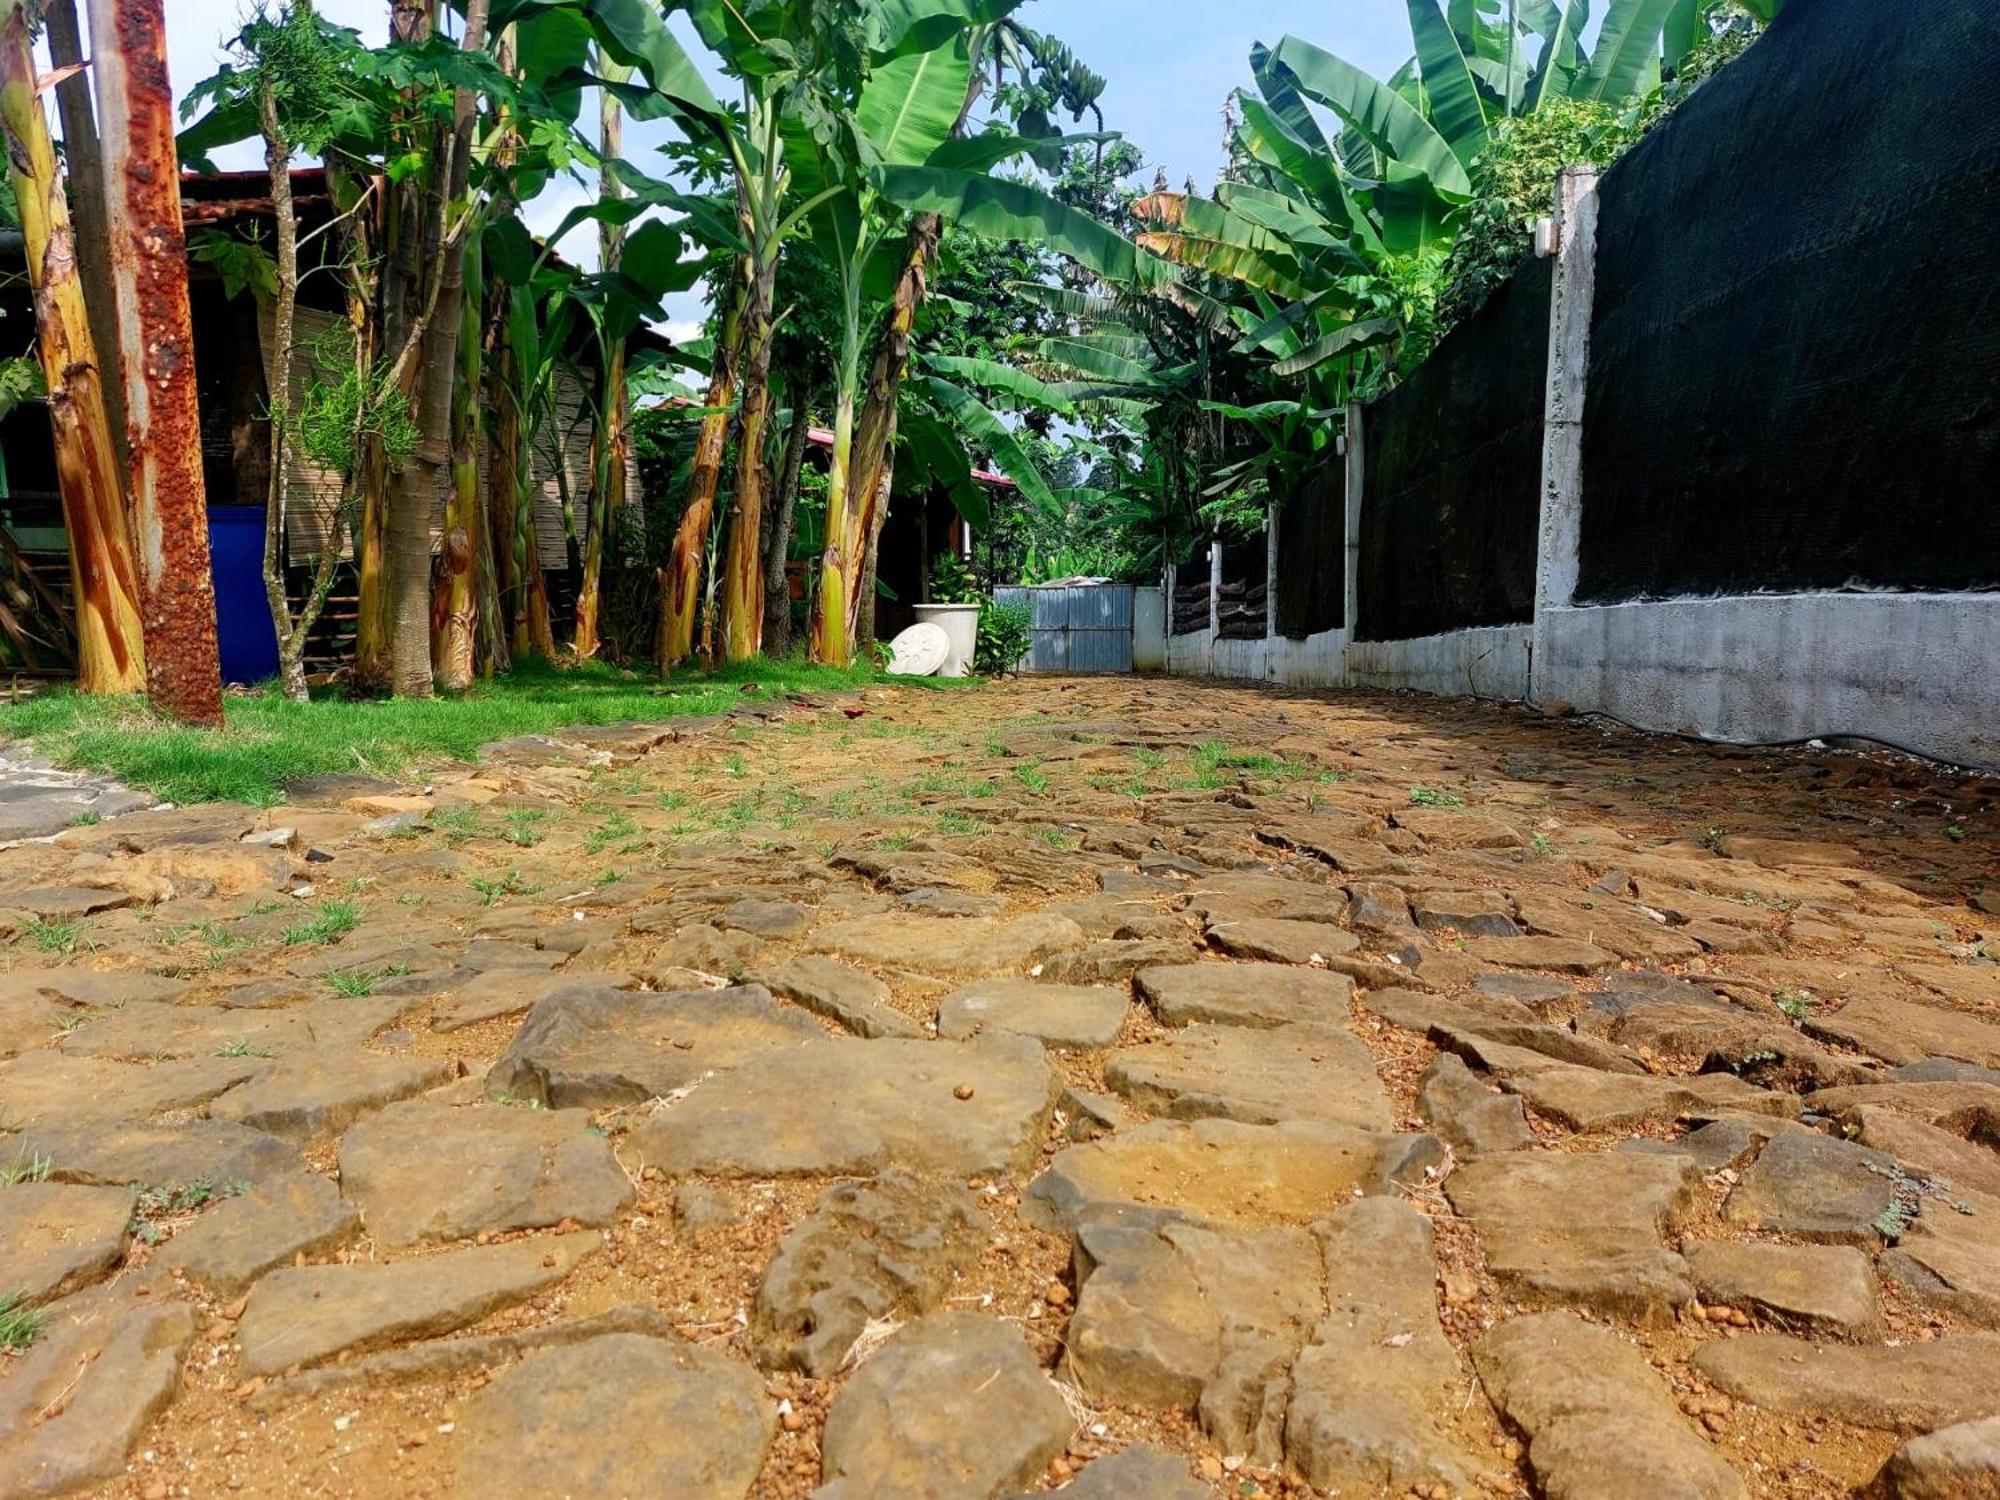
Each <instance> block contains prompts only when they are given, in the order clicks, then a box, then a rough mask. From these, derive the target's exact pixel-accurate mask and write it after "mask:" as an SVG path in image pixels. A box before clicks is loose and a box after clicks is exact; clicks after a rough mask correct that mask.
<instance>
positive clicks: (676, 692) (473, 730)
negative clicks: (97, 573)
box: [0, 661, 916, 806]
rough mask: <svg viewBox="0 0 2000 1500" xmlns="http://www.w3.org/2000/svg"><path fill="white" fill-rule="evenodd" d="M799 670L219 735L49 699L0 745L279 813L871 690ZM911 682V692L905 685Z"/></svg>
mask: <svg viewBox="0 0 2000 1500" xmlns="http://www.w3.org/2000/svg"><path fill="white" fill-rule="evenodd" d="M874 678H875V673H874V671H873V669H871V668H856V669H853V670H848V671H842V670H838V669H835V668H831V667H814V666H808V665H807V664H806V663H804V662H802V661H782V662H769V661H758V662H747V663H744V664H742V665H739V666H730V667H723V668H720V669H718V670H717V671H715V672H712V673H707V674H704V673H701V672H698V671H685V672H676V673H673V674H671V675H670V676H669V677H667V678H666V679H665V680H664V681H660V680H658V679H655V678H653V677H650V676H646V677H641V676H637V675H635V674H633V673H630V672H624V671H620V670H618V669H617V668H614V667H609V666H604V665H602V664H589V665H586V666H583V667H578V668H574V669H558V668H555V667H549V666H540V665H537V666H528V667H523V668H522V669H521V670H519V671H517V672H514V673H512V674H510V675H508V676H506V677H501V678H496V679H495V680H494V681H492V682H490V683H481V684H479V685H477V686H475V687H474V688H473V689H472V690H471V691H470V692H467V693H465V694H463V695H460V696H457V697H450V698H446V697H438V698H427V699H390V700H388V701H385V702H354V701H349V700H347V699H345V698H343V697H340V696H338V695H333V694H330V695H328V696H325V697H321V698H317V699H315V700H314V701H313V702H311V703H309V704H300V703H293V702H291V701H290V700H289V699H287V698H285V697H284V696H283V694H281V693H278V692H277V691H275V690H270V689H267V690H265V691H263V692H258V693H252V694H250V695H248V696H247V697H241V698H231V699H229V700H227V701H226V703H225V704H224V714H225V716H226V719H227V727H226V728H224V729H223V730H222V731H221V732H220V733H215V732H212V731H208V730H201V729H187V728H182V727H180V726H177V725H174V724H171V723H169V722H167V721H166V720H165V719H163V718H161V717H159V716H158V715H156V714H154V713H152V712H151V711H150V710H149V709H148V708H147V707H146V705H145V704H144V702H143V701H141V700H139V699H136V698H86V697H84V696H83V695H81V694H79V693H75V692H71V691H68V690H64V689H58V690H54V691H51V692H47V693H44V694H42V695H41V696H39V697H36V698H31V699H29V700H27V701H26V702H22V703H14V704H9V705H7V706H5V707H0V738H6V739H16V740H30V741H33V742H34V744H35V745H36V747H37V748H38V749H39V750H41V751H42V752H43V753H44V754H46V755H49V756H51V757H53V758H54V759H55V760H56V762H57V763H58V764H61V765H64V766H69V767H73V768H76V769H81V770H89V771H100V772H106V773H108V774H110V775H113V776H116V777H118V778H119V779H120V780H121V781H124V782H126V783H128V784H129V785H132V786H135V787H139V788H142V789H143V790H145V791H149V792H152V793H153V794H154V795H156V796H159V797H162V798H166V799H169V800H171V801H174V802H215V801H224V800H226V801H237V802H251V803H256V804H258V805H261V806H268V805H269V804H271V803H274V802H279V801H282V800H283V798H284V792H283V788H282V785H281V784H282V783H283V782H284V781H285V780H286V779H287V778H290V777H293V776H305V775H311V774H316V773H325V772H335V771H350V772H351V771H359V772H363V773H365V774H369V775H376V776H386V777H402V776H405V775H407V774H408V773H409V772H411V771H412V770H413V769H414V768H416V767H418V766H422V765H425V764H434V763H438V762H445V761H468V760H471V759H472V758H473V756H474V755H475V754H476V753H477V751H478V749H479V747H480V746H481V745H483V744H486V743H487V742H488V741H490V740H499V739H507V738H510V737H512V736H514V735H518V734H547V733H550V732H551V731H554V730H558V729H562V728H564V727H566V726H568V725H572V724H620V723H628V722H635V721H636V722H655V721H658V720H662V719H675V718H680V717H683V716H685V715H701V714H716V713H725V712H727V711H728V710H730V709H732V708H735V707H737V706H739V705H740V704H741V703H742V702H743V701H744V699H746V698H750V697H771V696H783V695H784V694H787V693H813V692H834V691H839V690H842V689H848V688H855V687H860V686H863V685H865V684H867V683H869V682H870V681H872V680H874ZM909 681H912V682H914V681H916V679H909Z"/></svg>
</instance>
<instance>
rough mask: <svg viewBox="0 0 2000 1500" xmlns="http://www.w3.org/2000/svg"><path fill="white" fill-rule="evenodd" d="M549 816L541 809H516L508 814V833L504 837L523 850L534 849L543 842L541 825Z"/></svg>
mask: <svg viewBox="0 0 2000 1500" xmlns="http://www.w3.org/2000/svg"><path fill="white" fill-rule="evenodd" d="M547 818H548V814H547V813H546V812H544V811H543V810H542V809H541V808H539V807H516V808H513V809H511V810H510V811H509V812H508V814H507V832H506V833H505V835H503V836H504V837H505V838H506V840H507V842H508V843H510V844H519V845H520V846H521V847H522V848H523V849H532V848H534V847H535V845H537V844H539V843H540V842H541V841H542V835H541V830H540V826H539V825H540V824H541V823H543V822H544V821H545V820H546V819H547Z"/></svg>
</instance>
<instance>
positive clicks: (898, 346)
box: [854, 214, 941, 535]
mask: <svg viewBox="0 0 2000 1500" xmlns="http://www.w3.org/2000/svg"><path fill="white" fill-rule="evenodd" d="M940 227H941V225H940V222H939V219H938V216H937V215H936V214H918V215H917V216H916V217H915V218H913V219H911V220H910V228H909V234H908V238H907V240H906V243H905V251H904V256H903V269H902V273H901V274H900V275H899V276H898V277H897V278H896V294H895V299H894V300H893V301H892V302H891V303H890V305H889V316H888V318H887V320H886V321H885V322H884V323H883V326H882V334H881V337H880V338H878V339H877V340H876V343H875V357H874V360H873V362H872V364H871V365H870V366H869V371H868V395H867V399H866V401H865V402H864V403H863V405H862V408H861V418H860V421H859V423H858V424H857V426H856V428H855V432H854V477H855V484H856V489H855V494H857V495H858V496H860V497H861V500H862V502H863V503H864V504H866V505H868V506H871V507H872V506H873V505H874V504H875V502H876V498H877V496H878V495H879V494H880V493H881V489H882V473H883V470H884V469H885V468H886V467H887V465H888V454H889V439H890V436H891V435H892V434H893V433H894V431H895V427H896V401H897V398H898V397H899V396H900V395H901V394H902V389H903V376H904V374H905V373H906V372H907V371H908V369H909V367H910V333H911V330H912V329H913V328H914V327H915V325H916V317H917V309H918V308H919V307H922V306H923V303H924V294H925V290H926V276H927V273H928V271H929V268H930V261H931V257H932V256H933V255H935V254H936V253H937V244H938V233H939V230H940ZM885 503H886V502H885ZM868 519H869V521H870V522H871V524H872V522H873V516H872V514H871V515H870V516H869V518H868ZM865 534H866V533H864V535H865Z"/></svg>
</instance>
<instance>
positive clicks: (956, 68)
mask: <svg viewBox="0 0 2000 1500" xmlns="http://www.w3.org/2000/svg"><path fill="white" fill-rule="evenodd" d="M971 78H972V62H971V59H970V58H968V57H967V56H966V51H965V42H964V41H963V39H957V40H954V41H952V42H951V43H950V44H948V45H946V46H942V47H937V48H934V49H932V50H931V51H929V52H909V53H905V54H903V55H902V56H900V57H893V58H891V59H890V60H889V61H888V62H885V63H883V64H881V65H880V66H878V67H877V68H875V69H874V71H873V72H871V73H870V74H869V75H868V82H867V83H866V84H865V85H864V86H863V88H862V90H861V99H860V103H859V105H858V106H857V108H856V110H855V123H856V124H857V125H858V126H859V127H860V130H861V134H862V137H863V138H864V139H865V140H867V142H868V143H869V145H871V146H872V147H874V149H875V156H876V159H877V160H878V161H882V162H887V163H893V164H895V165H898V166H917V165H919V164H920V163H922V162H925V161H927V160H929V158H930V156H931V153H932V152H934V151H936V150H937V149H938V147H940V146H942V145H943V144H944V143H945V142H946V141H947V140H949V139H951V133H952V131H953V130H954V129H956V128H957V126H958V117H959V115H960V114H961V113H962V112H963V111H964V109H965V91H966V86H967V84H968V83H969V82H970V81H971Z"/></svg>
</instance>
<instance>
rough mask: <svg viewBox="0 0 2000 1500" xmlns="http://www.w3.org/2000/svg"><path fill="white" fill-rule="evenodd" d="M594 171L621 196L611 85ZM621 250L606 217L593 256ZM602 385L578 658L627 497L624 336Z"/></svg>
mask: <svg viewBox="0 0 2000 1500" xmlns="http://www.w3.org/2000/svg"><path fill="white" fill-rule="evenodd" d="M598 67H599V68H600V69H601V70H602V71H603V72H604V74H605V76H606V77H608V78H611V79H612V80H613V81H615V82H623V81H624V78H625V77H626V76H627V71H628V70H626V69H625V68H623V67H621V66H620V65H619V64H618V63H617V62H615V61H614V60H612V59H610V58H608V57H600V58H599V59H598ZM597 136H598V162H599V165H598V176H597V196H598V199H599V200H600V201H609V200H611V199H614V198H620V197H623V196H624V189H623V187H622V186H621V185H620V184H619V181H618V172H617V161H618V158H619V155H620V153H621V152H623V150H624V148H625V121H624V113H623V111H622V110H621V109H620V107H619V104H618V96H617V95H616V94H614V93H612V92H611V90H609V89H600V90H599V91H598V110H597ZM624 253H625V226H624V225H622V224H613V223H611V222H610V221H609V220H608V219H607V220H604V221H602V222H600V223H599V225H598V226H597V260H598V264H599V265H600V266H601V267H603V269H604V270H606V271H616V270H617V269H618V267H619V263H620V262H621V261H622V260H623V258H624ZM600 374H601V376H602V378H603V381H604V384H603V388H602V389H600V390H599V391H598V393H597V421H596V424H595V428H596V430H595V431H594V432H592V434H591V444H590V472H591V486H590V499H589V505H588V508H587V509H586V511H585V515H584V532H583V578H582V581H581V582H580V583H579V584H578V586H577V591H576V636H575V649H576V656H577V660H579V661H587V660H589V659H590V658H591V657H593V656H595V655H597V652H598V647H599V643H600V631H599V628H598V611H599V610H600V609H601V608H602V604H601V602H600V601H601V597H602V594H603V589H604V548H605V544H606V542H607V540H608V538H609V533H610V530H611V527H612V525H613V523H614V522H615V521H616V519H617V517H618V514H619V512H620V511H622V510H623V509H624V501H625V340H624V339H623V338H619V339H616V340H613V341H612V342H611V344H610V346H609V347H607V348H606V349H605V351H604V362H603V367H602V369H601V371H600Z"/></svg>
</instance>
